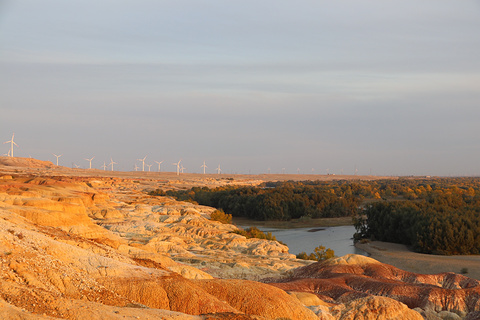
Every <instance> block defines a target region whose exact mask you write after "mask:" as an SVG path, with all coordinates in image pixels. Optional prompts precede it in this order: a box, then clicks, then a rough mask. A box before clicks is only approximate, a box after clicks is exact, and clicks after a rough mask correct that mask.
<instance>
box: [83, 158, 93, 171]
mask: <svg viewBox="0 0 480 320" xmlns="http://www.w3.org/2000/svg"><path fill="white" fill-rule="evenodd" d="M93 158H95V156H93V157H92V158H90V159H85V160H87V161H88V162H90V167H89V168H90V169H92V160H93Z"/></svg>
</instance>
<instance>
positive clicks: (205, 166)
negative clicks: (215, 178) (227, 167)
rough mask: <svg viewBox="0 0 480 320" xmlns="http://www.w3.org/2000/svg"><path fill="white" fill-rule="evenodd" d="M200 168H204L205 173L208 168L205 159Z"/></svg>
mask: <svg viewBox="0 0 480 320" xmlns="http://www.w3.org/2000/svg"><path fill="white" fill-rule="evenodd" d="M200 168H203V174H205V169H206V168H208V167H207V165H206V164H205V160H203V165H202V166H201V167H200Z"/></svg>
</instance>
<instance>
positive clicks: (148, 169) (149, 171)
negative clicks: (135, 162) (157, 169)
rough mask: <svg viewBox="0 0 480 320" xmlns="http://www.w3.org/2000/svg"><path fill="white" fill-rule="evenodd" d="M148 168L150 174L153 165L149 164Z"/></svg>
mask: <svg viewBox="0 0 480 320" xmlns="http://www.w3.org/2000/svg"><path fill="white" fill-rule="evenodd" d="M147 167H148V172H150V168H151V167H152V165H151V164H147Z"/></svg>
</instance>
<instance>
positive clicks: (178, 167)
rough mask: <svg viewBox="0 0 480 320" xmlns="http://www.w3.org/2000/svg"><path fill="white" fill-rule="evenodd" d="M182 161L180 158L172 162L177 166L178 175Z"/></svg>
mask: <svg viewBox="0 0 480 320" xmlns="http://www.w3.org/2000/svg"><path fill="white" fill-rule="evenodd" d="M180 162H182V159H180V160H178V162H176V163H175V162H174V163H172V164H173V165H174V166H177V176H178V175H180Z"/></svg>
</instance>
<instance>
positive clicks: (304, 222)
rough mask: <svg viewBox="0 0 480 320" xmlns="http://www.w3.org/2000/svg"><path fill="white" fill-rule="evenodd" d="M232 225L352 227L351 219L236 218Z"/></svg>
mask: <svg viewBox="0 0 480 320" xmlns="http://www.w3.org/2000/svg"><path fill="white" fill-rule="evenodd" d="M232 224H234V225H237V226H251V227H263V228H273V229H297V228H322V227H323V228H326V227H340V226H351V225H353V221H352V217H340V218H318V219H311V218H310V219H308V218H307V219H305V218H302V219H292V220H290V221H258V220H252V219H247V218H236V217H234V218H233V220H232Z"/></svg>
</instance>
